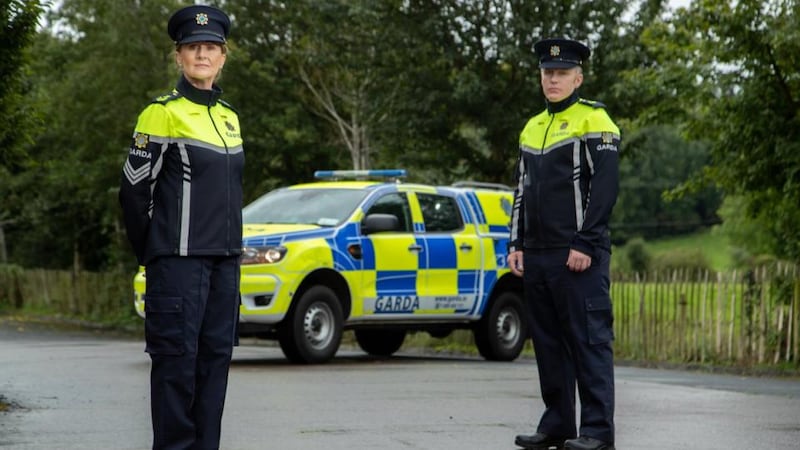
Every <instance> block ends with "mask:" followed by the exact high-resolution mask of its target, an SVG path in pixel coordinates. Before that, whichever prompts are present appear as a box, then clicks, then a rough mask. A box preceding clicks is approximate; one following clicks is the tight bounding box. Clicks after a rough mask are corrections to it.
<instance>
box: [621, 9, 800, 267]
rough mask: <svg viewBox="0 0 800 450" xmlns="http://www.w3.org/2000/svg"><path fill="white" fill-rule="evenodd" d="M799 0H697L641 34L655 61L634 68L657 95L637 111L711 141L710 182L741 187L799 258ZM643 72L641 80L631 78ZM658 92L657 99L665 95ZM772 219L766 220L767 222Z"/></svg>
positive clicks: (703, 179)
mask: <svg viewBox="0 0 800 450" xmlns="http://www.w3.org/2000/svg"><path fill="white" fill-rule="evenodd" d="M798 13H800V2H798V1H796V0H769V1H761V0H741V1H737V2H733V3H732V2H728V1H726V0H702V1H695V2H693V3H692V4H691V7H690V8H688V9H682V10H680V11H679V12H678V13H677V14H676V16H675V17H674V18H673V19H672V20H669V21H659V22H655V23H653V24H652V25H651V26H650V27H648V28H647V30H646V31H645V32H644V33H643V37H642V40H643V42H644V43H645V45H646V48H647V49H648V52H649V54H650V55H652V57H653V64H651V65H650V66H648V67H645V68H643V69H636V70H632V71H630V72H629V73H628V81H631V86H633V89H635V90H636V91H635V92H636V93H637V94H638V95H641V96H642V97H645V98H648V99H652V103H651V105H652V106H651V107H650V108H648V109H647V111H646V112H645V113H644V114H643V115H642V116H641V117H640V118H639V120H646V121H647V122H650V123H652V122H653V121H655V120H656V118H658V119H670V118H672V119H673V120H674V121H675V123H679V124H681V125H682V127H683V129H684V130H685V132H686V136H687V137H688V138H689V139H694V140H702V141H705V142H708V144H709V150H710V154H711V161H710V162H709V164H708V165H707V167H706V169H705V170H704V171H703V173H702V176H700V177H695V178H693V179H692V180H691V181H690V182H689V183H687V184H685V185H684V186H682V188H681V189H680V190H678V191H677V193H678V194H680V192H681V191H682V190H688V191H691V190H693V189H696V188H697V187H698V186H700V185H702V184H704V183H706V184H708V183H713V184H716V185H718V186H720V187H721V188H722V189H723V190H724V191H725V192H727V193H728V194H735V195H737V196H740V199H741V201H742V202H743V211H741V213H744V214H745V215H746V217H750V218H752V219H753V220H755V222H756V223H763V222H762V221H761V219H760V218H761V217H764V216H767V215H768V216H769V217H770V220H769V224H768V226H764V227H763V228H761V229H760V232H761V233H765V234H768V235H770V236H771V237H772V239H769V241H771V242H774V243H775V246H774V247H773V248H770V249H769V250H770V251H771V252H773V253H774V254H775V255H777V256H779V257H783V258H789V259H793V260H797V259H800V227H797V223H798V221H799V220H800V212H799V210H798V208H797V205H798V204H800V135H799V134H800V123H798V121H799V120H800V115H799V114H798V104H799V102H800V78H798V76H797V73H799V72H800V39H798V37H800V31H798V30H800V22H799V20H800V15H798ZM635 80H639V82H638V83H637V82H635ZM659 98H661V100H659ZM764 225H766V224H764Z"/></svg>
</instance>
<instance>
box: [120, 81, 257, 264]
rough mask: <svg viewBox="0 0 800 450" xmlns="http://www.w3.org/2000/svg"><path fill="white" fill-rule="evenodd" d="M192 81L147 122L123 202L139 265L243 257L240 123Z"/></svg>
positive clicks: (143, 118) (132, 156) (138, 134)
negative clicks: (163, 259)
mask: <svg viewBox="0 0 800 450" xmlns="http://www.w3.org/2000/svg"><path fill="white" fill-rule="evenodd" d="M221 92H222V91H221V90H220V89H219V88H218V87H216V86H214V88H213V89H212V90H200V89H197V88H195V87H194V86H192V85H191V84H189V82H188V81H187V80H186V79H185V78H183V77H182V78H181V79H180V80H179V81H178V85H177V87H176V89H175V90H174V91H173V92H172V93H171V94H169V95H165V96H162V97H159V98H157V99H156V100H154V101H153V102H152V103H151V104H150V105H148V106H147V108H145V109H144V111H142V113H141V114H140V115H139V120H138V123H137V124H136V130H135V132H134V135H133V141H132V143H131V146H130V149H129V151H128V159H127V161H126V162H125V165H124V167H123V170H122V182H121V186H120V192H119V199H120V203H121V205H122V210H123V215H124V220H125V227H126V230H127V233H128V239H129V240H130V242H131V245H132V246H133V250H134V252H135V253H136V257H137V259H138V261H139V264H142V265H145V264H147V262H148V261H150V260H152V259H153V258H154V257H156V256H160V255H181V256H216V255H239V254H241V245H242V242H241V241H242V169H243V167H244V152H243V149H242V136H241V131H240V129H239V118H238V116H237V114H236V112H235V111H234V110H233V109H232V108H231V107H230V106H229V105H228V104H226V103H224V102H222V101H221V100H219V96H220V94H221Z"/></svg>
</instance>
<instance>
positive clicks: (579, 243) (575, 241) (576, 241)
mask: <svg viewBox="0 0 800 450" xmlns="http://www.w3.org/2000/svg"><path fill="white" fill-rule="evenodd" d="M569 248H571V249H573V250H577V251H579V252H581V253H583V254H585V255H589V256H591V257H594V245H592V243H591V242H589V241H587V240H585V239H583V238H581V237H580V236H579V235H575V237H573V238H572V242H570V243H569Z"/></svg>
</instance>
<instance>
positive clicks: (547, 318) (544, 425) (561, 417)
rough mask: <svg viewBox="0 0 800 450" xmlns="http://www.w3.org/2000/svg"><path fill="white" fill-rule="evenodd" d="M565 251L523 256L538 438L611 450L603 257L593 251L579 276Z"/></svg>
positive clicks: (610, 359)
mask: <svg viewBox="0 0 800 450" xmlns="http://www.w3.org/2000/svg"><path fill="white" fill-rule="evenodd" d="M568 254H569V249H566V248H565V249H549V250H528V249H526V250H525V255H524V268H525V271H524V277H523V279H524V289H525V299H526V305H527V307H528V314H529V320H530V322H529V323H530V324H531V327H530V328H531V338H532V340H533V347H534V351H535V353H536V365H537V368H538V371H539V383H540V388H541V393H542V399H543V400H544V405H545V411H544V413H543V414H542V417H541V420H540V421H539V426H538V429H537V431H538V432H540V433H546V434H548V435H551V436H563V437H568V438H569V437H574V436H576V428H577V427H576V423H575V422H576V409H575V388H576V386H577V391H578V395H579V398H580V405H581V409H580V428H579V429H578V430H577V431H578V434H579V435H581V436H588V437H592V438H595V439H600V440H601V441H604V442H609V443H613V442H614V352H613V348H612V345H611V344H612V341H613V339H614V334H613V333H614V332H613V328H612V325H613V314H612V311H611V297H610V295H609V287H610V280H609V261H610V254H609V253H608V252H607V251H605V250H598V251H597V254H596V255H593V257H592V264H591V267H590V268H589V269H587V270H586V271H584V272H572V271H570V270H569V269H568V268H567V266H566V262H567V256H568Z"/></svg>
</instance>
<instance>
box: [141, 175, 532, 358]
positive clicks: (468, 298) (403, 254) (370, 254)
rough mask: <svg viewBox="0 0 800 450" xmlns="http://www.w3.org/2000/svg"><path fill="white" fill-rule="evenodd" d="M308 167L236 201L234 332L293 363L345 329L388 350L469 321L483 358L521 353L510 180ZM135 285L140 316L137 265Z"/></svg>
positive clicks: (319, 351) (365, 343)
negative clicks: (239, 241) (419, 334)
mask: <svg viewBox="0 0 800 450" xmlns="http://www.w3.org/2000/svg"><path fill="white" fill-rule="evenodd" d="M315 176H316V178H318V179H320V181H317V182H313V183H307V184H299V185H294V186H290V187H286V188H281V189H276V190H274V191H271V192H269V193H268V194H266V195H264V196H262V197H261V198H259V199H257V200H256V201H254V202H253V203H251V204H249V205H247V206H246V207H245V208H244V210H243V217H244V235H243V236H244V237H243V248H244V254H243V255H242V260H241V262H242V273H241V307H240V319H239V329H240V334H241V335H254V334H255V335H258V336H260V337H266V338H274V339H277V340H278V342H279V343H280V347H281V349H282V350H283V353H284V354H285V355H286V357H287V358H288V359H289V360H291V361H293V362H300V363H321V362H324V361H327V360H329V359H330V358H332V357H333V356H334V355H335V353H336V351H337V349H338V348H339V345H340V342H341V338H342V332H343V330H345V329H352V330H354V335H355V339H356V342H357V343H358V345H359V346H360V347H361V349H363V350H364V351H365V352H367V353H369V354H372V355H380V356H389V355H391V354H393V353H394V352H396V351H397V350H398V349H399V348H400V346H401V345H402V344H403V340H404V339H405V337H406V334H407V333H408V332H414V331H424V332H428V333H430V334H431V335H432V336H435V337H445V336H447V335H448V334H449V333H450V332H451V331H452V330H454V329H470V330H472V332H473V334H474V337H475V343H476V345H477V348H478V351H479V352H480V354H481V355H482V356H483V357H484V358H486V359H488V360H498V361H509V360H513V359H515V358H516V357H517V356H519V354H520V352H521V350H522V348H523V346H524V343H525V338H526V336H527V327H526V317H525V314H524V313H523V302H522V282H521V280H520V279H519V278H518V277H516V276H514V275H513V274H511V273H510V271H509V269H508V267H507V264H506V254H507V249H506V245H507V242H508V238H509V229H508V225H509V223H510V219H511V218H510V213H511V205H512V201H513V198H512V197H513V192H512V191H511V190H510V189H509V188H507V187H505V186H499V185H493V184H486V183H460V184H455V185H453V186H429V185H422V184H411V183H405V182H400V181H399V180H400V179H401V178H404V177H405V171H403V170H381V171H375V170H373V171H317V172H316V173H315ZM376 177H381V178H380V179H378V180H376V179H375V178H376ZM134 286H135V291H136V297H135V298H136V300H135V304H136V310H137V312H138V313H139V315H141V316H144V304H143V294H144V275H143V273H142V272H141V271H140V273H139V274H137V276H136V278H135V281H134Z"/></svg>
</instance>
